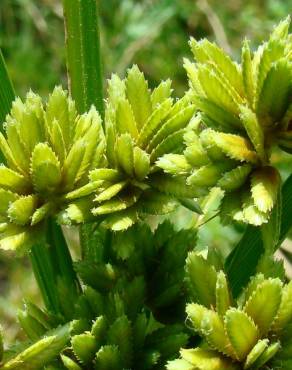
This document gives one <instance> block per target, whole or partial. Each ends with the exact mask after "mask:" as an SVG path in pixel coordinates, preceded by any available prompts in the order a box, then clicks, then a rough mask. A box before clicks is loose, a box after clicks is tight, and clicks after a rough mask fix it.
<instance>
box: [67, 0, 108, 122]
mask: <svg viewBox="0 0 292 370" xmlns="http://www.w3.org/2000/svg"><path fill="white" fill-rule="evenodd" d="M63 8H64V19H65V29H66V50H67V68H68V79H69V86H70V92H71V95H72V97H73V99H74V100H75V102H76V105H77V109H78V111H79V112H80V113H83V112H85V111H86V110H88V109H89V108H90V106H91V105H92V104H93V105H95V106H96V108H97V109H98V111H99V112H100V114H101V116H102V117H103V115H104V103H103V78H102V68H101V56H100V39H99V24H98V7H97V1H96V0H63Z"/></svg>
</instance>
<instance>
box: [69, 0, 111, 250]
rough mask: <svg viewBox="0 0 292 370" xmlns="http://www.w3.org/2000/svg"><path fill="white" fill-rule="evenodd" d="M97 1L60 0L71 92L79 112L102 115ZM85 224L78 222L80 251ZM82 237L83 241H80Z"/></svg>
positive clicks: (86, 228) (86, 236)
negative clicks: (87, 111) (62, 11)
mask: <svg viewBox="0 0 292 370" xmlns="http://www.w3.org/2000/svg"><path fill="white" fill-rule="evenodd" d="M97 4H98V1H96V0H63V8H64V19H65V31H66V51H67V68H68V80H69V87H70V93H71V96H72V98H73V99H74V100H75V103H76V106H77V109H78V111H79V113H83V112H85V111H86V110H88V109H89V108H90V106H91V105H92V104H93V105H95V106H96V108H97V110H98V111H99V113H100V115H101V117H102V118H104V102H103V98H104V97H103V73H102V66H101V49H100V36H99V22H98V5H97ZM90 236H91V235H90V233H89V232H88V227H86V225H85V226H80V244H81V250H82V254H84V251H83V249H84V248H85V241H84V240H85V239H87V238H90ZM83 241H84V243H83Z"/></svg>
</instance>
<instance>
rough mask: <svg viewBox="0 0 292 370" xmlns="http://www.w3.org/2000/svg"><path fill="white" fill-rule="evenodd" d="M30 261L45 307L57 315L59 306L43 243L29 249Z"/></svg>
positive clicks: (53, 278)
mask: <svg viewBox="0 0 292 370" xmlns="http://www.w3.org/2000/svg"><path fill="white" fill-rule="evenodd" d="M30 260H31V264H32V268H33V272H34V276H35V279H36V281H37V283H38V286H39V289H40V292H41V294H42V297H43V300H44V303H45V306H46V308H47V310H48V311H50V312H52V313H54V314H56V315H57V314H58V313H59V312H60V305H59V300H58V296H57V294H56V281H55V274H54V270H53V268H52V266H53V264H52V260H51V255H50V253H49V250H48V246H46V245H45V244H44V243H40V244H37V245H35V246H34V247H33V248H32V249H31V252H30Z"/></svg>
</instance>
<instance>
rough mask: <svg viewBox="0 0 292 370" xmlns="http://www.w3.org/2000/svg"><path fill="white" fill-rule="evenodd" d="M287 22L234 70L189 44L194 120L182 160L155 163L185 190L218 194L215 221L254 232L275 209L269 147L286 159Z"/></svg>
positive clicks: (220, 54)
mask: <svg viewBox="0 0 292 370" xmlns="http://www.w3.org/2000/svg"><path fill="white" fill-rule="evenodd" d="M289 24H290V18H287V19H286V20H284V21H282V22H281V23H280V24H279V25H278V26H277V27H276V28H275V29H274V31H273V32H272V34H271V36H270V38H269V40H268V41H267V42H264V43H263V44H262V45H261V46H260V47H259V48H258V49H257V50H256V51H254V52H252V51H251V50H250V47H249V42H248V41H244V43H243V47H242V57H241V63H240V64H239V63H237V62H235V61H233V60H232V59H231V58H230V57H229V56H228V55H227V54H226V53H225V52H224V51H223V50H222V49H220V48H219V47H218V46H216V45H215V44H213V43H211V42H209V41H208V40H206V39H203V40H201V41H196V40H194V39H192V40H191V41H190V46H191V49H192V52H193V54H194V57H195V63H193V62H190V61H189V60H186V61H185V69H186V71H187V73H188V77H189V81H190V87H191V90H192V91H193V94H194V95H193V96H194V99H193V103H194V105H195V107H196V111H197V117H196V119H195V120H193V123H192V124H191V125H190V130H189V132H188V133H187V134H186V135H185V143H186V149H185V152H184V156H178V155H171V154H170V155H168V156H164V157H162V158H161V159H160V160H159V166H160V167H161V168H163V169H164V170H165V171H167V172H169V173H171V174H173V175H174V176H179V175H180V173H182V172H184V175H185V174H186V173H188V174H189V176H188V179H187V183H188V184H189V185H193V186H200V187H206V188H208V189H210V188H212V187H215V186H217V187H220V188H221V189H222V190H223V191H224V192H225V197H224V199H223V201H222V205H221V207H220V212H221V216H222V220H223V221H225V220H227V221H230V220H232V219H233V220H236V221H240V222H244V223H249V224H253V225H256V226H259V225H261V224H263V223H266V222H267V221H268V219H269V216H270V214H271V210H272V209H273V207H274V206H275V204H276V202H277V194H278V190H279V186H280V183H281V181H280V175H279V173H278V170H277V169H276V168H275V167H274V166H273V164H272V163H271V153H272V149H273V147H274V146H276V145H277V146H279V147H280V148H281V149H283V150H285V151H287V152H291V147H292V144H291V143H292V141H291V137H292V136H291V135H292V134H291V133H292V131H291V129H292V126H291V122H292V104H291V99H292V42H291V35H290V34H289V33H288V29H289Z"/></svg>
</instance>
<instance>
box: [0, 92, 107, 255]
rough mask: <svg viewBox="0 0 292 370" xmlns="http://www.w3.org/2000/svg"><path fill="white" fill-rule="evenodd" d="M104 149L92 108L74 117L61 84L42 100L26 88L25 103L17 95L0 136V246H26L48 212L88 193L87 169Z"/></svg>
mask: <svg viewBox="0 0 292 370" xmlns="http://www.w3.org/2000/svg"><path fill="white" fill-rule="evenodd" d="M104 148H105V139H104V135H103V131H102V125H101V119H100V117H99V115H98V113H97V112H96V110H95V109H94V108H92V109H91V110H90V111H89V112H88V113H86V114H84V115H82V116H79V115H77V112H76V109H75V105H74V103H73V101H72V100H71V99H70V98H69V97H68V95H67V93H66V92H65V91H64V90H62V88H60V87H57V88H55V90H54V91H53V93H52V94H51V95H50V97H49V99H48V102H47V103H46V104H44V103H43V102H42V100H41V98H40V97H39V96H38V95H35V94H34V93H32V92H29V93H28V94H27V96H26V99H25V101H21V100H20V99H19V98H17V99H16V100H15V101H14V103H13V106H12V109H11V112H10V114H9V115H8V116H7V118H6V123H5V133H4V135H3V134H0V149H1V151H2V152H3V154H4V156H5V159H6V163H5V165H4V164H3V165H1V167H0V199H1V210H0V218H1V222H2V224H1V240H0V246H1V247H2V248H4V249H18V248H19V247H24V246H29V245H30V244H32V243H33V242H34V240H35V239H36V237H38V235H37V234H38V232H39V231H40V228H41V225H42V224H43V221H44V220H45V219H46V218H47V217H48V216H54V215H56V214H57V213H58V212H59V211H60V210H61V209H62V208H63V207H64V206H66V204H68V203H70V202H72V201H73V200H75V199H79V198H81V197H85V196H87V195H88V194H90V191H92V189H91V188H92V186H91V188H90V189H89V190H90V191H89V190H88V186H87V185H88V173H89V171H90V170H91V169H92V168H94V167H95V166H97V165H99V164H100V163H101V162H103V151H104ZM95 185H97V184H95ZM86 186H87V187H86ZM88 215H90V212H88V214H87V215H86V216H88ZM84 220H85V216H84V218H83V219H82V221H84Z"/></svg>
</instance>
